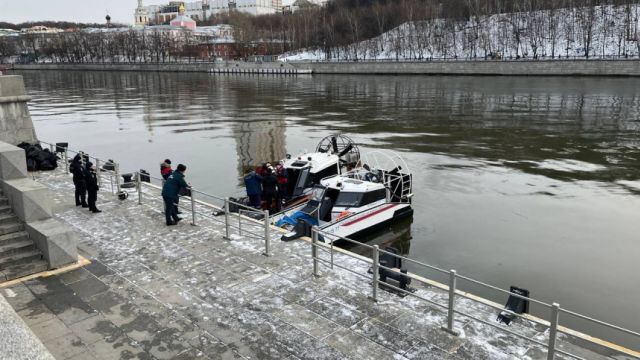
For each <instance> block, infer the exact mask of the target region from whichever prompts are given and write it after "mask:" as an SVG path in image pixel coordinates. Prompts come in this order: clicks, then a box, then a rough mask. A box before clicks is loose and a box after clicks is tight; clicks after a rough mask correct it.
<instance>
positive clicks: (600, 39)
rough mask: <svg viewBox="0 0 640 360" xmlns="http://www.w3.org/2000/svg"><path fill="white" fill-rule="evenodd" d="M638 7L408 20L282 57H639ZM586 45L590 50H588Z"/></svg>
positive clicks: (374, 58) (639, 26) (366, 58)
mask: <svg viewBox="0 0 640 360" xmlns="http://www.w3.org/2000/svg"><path fill="white" fill-rule="evenodd" d="M639 16H640V5H637V4H634V5H621V6H613V5H608V6H597V7H584V8H573V9H557V10H543V11H533V12H520V13H506V14H496V15H491V16H481V17H472V18H471V19H469V20H468V21H461V22H455V21H452V20H445V19H435V20H429V21H414V22H407V23H404V24H402V25H400V26H399V27H397V28H395V29H393V30H390V31H388V32H386V33H384V34H382V35H380V36H378V37H376V38H373V39H370V40H366V41H361V42H357V43H354V44H350V45H347V46H339V47H335V48H333V49H332V50H331V53H330V54H326V53H325V52H324V51H323V50H321V49H305V50H302V51H298V52H290V53H286V54H284V55H283V56H281V60H284V61H303V60H306V61H309V60H311V61H315V60H428V59H443V58H444V59H509V58H528V59H531V58H537V59H551V58H559V57H562V58H566V57H583V58H585V57H586V56H587V52H588V55H589V58H604V57H637V56H638V55H639V54H640V41H639V37H640V21H639ZM587 49H588V51H587Z"/></svg>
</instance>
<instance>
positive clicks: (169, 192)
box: [162, 164, 189, 226]
mask: <svg viewBox="0 0 640 360" xmlns="http://www.w3.org/2000/svg"><path fill="white" fill-rule="evenodd" d="M186 170H187V167H186V166H184V165H183V164H180V165H178V167H177V168H176V171H174V172H172V173H171V175H169V177H168V178H167V181H165V182H164V185H163V186H162V199H163V200H164V214H165V218H166V222H167V226H171V225H176V224H177V223H178V221H180V220H182V218H180V217H178V212H177V209H176V206H175V204H177V203H178V196H179V194H180V190H182V189H183V188H188V187H189V184H187V182H186V181H185V180H184V172H185V171H186Z"/></svg>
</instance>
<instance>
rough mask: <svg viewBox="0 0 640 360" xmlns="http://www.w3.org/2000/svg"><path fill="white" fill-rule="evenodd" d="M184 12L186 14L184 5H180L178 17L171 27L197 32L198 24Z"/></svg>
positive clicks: (171, 23)
mask: <svg viewBox="0 0 640 360" xmlns="http://www.w3.org/2000/svg"><path fill="white" fill-rule="evenodd" d="M184 12H185V8H184V4H180V7H179V8H178V16H177V17H176V18H174V19H173V20H171V22H170V23H169V25H171V26H180V27H183V28H187V29H190V30H195V29H196V22H195V21H193V19H191V18H190V17H189V16H187V15H185V14H184Z"/></svg>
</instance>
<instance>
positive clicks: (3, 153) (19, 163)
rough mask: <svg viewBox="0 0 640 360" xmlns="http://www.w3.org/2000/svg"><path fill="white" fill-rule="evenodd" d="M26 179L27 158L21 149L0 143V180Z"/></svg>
mask: <svg viewBox="0 0 640 360" xmlns="http://www.w3.org/2000/svg"><path fill="white" fill-rule="evenodd" d="M25 177H27V158H26V155H25V152H24V150H23V149H21V148H19V147H17V146H13V145H10V144H7V143H5V142H2V141H0V179H3V180H13V179H21V178H25Z"/></svg>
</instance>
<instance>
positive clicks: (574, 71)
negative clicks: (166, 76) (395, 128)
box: [13, 59, 640, 76]
mask: <svg viewBox="0 0 640 360" xmlns="http://www.w3.org/2000/svg"><path fill="white" fill-rule="evenodd" d="M13 69H15V70H81V71H162V72H208V73H266V74H308V73H313V74H361V75H508V76H640V60H638V59H633V60H629V59H627V60H513V61H508V60H499V61H492V60H482V61H466V60H456V61H377V62H367V61H364V62H311V61H295V62H285V63H283V62H265V63H250V62H240V61H228V62H216V63H182V64H148V63H147V64H15V65H13Z"/></svg>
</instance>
